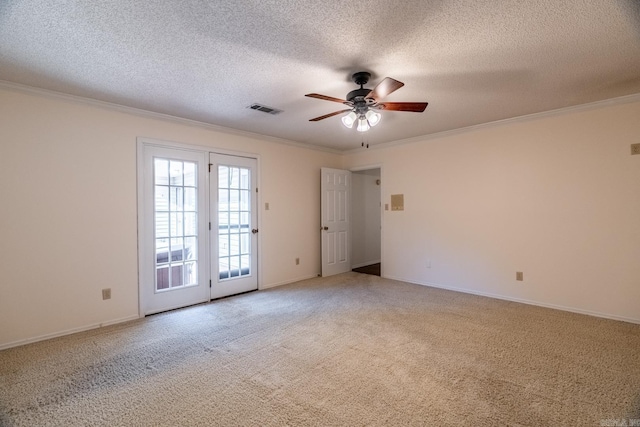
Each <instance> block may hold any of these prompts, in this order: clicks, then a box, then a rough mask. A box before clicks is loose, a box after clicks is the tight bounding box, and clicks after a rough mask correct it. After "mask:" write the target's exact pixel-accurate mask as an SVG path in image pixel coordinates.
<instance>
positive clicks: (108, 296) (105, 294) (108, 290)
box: [102, 288, 111, 299]
mask: <svg viewBox="0 0 640 427" xmlns="http://www.w3.org/2000/svg"><path fill="white" fill-rule="evenodd" d="M102 299H111V288H105V289H103V290H102Z"/></svg>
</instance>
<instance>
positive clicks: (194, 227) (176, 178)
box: [153, 158, 198, 291]
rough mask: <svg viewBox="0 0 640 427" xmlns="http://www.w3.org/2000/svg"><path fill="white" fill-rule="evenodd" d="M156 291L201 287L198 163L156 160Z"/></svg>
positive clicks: (154, 174) (154, 163)
mask: <svg viewBox="0 0 640 427" xmlns="http://www.w3.org/2000/svg"><path fill="white" fill-rule="evenodd" d="M153 169H154V173H153V176H154V221H155V236H154V238H155V254H156V286H155V289H156V291H166V290H171V289H175V288H184V287H186V286H193V285H197V283H198V253H197V250H198V237H197V231H198V203H197V196H198V185H197V164H196V163H195V162H188V161H180V160H172V159H165V158H154V161H153Z"/></svg>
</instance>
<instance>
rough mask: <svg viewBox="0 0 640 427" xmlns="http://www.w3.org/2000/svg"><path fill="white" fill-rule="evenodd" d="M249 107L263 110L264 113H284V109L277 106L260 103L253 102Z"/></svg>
mask: <svg viewBox="0 0 640 427" xmlns="http://www.w3.org/2000/svg"><path fill="white" fill-rule="evenodd" d="M249 108H251V109H252V110H257V111H262V112H263V113H268V114H273V115H276V114H280V113H282V110H278V109H277V108H272V107H267V106H266V105H260V104H251V105H249Z"/></svg>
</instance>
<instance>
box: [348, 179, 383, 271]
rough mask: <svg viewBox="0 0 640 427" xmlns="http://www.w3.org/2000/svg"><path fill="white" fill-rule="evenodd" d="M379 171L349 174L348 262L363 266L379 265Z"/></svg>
mask: <svg viewBox="0 0 640 427" xmlns="http://www.w3.org/2000/svg"><path fill="white" fill-rule="evenodd" d="M379 179H380V169H377V168H376V169H367V170H362V171H356V172H353V173H352V174H351V194H352V197H351V242H352V244H351V263H352V266H353V267H354V268H355V267H362V266H365V265H370V264H375V263H377V262H380V251H381V249H380V245H381V241H380V225H381V209H380V200H381V198H380V197H381V194H380V186H379V185H378V184H377V183H376V181H377V180H379Z"/></svg>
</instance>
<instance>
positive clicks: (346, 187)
mask: <svg viewBox="0 0 640 427" xmlns="http://www.w3.org/2000/svg"><path fill="white" fill-rule="evenodd" d="M320 192H321V194H322V200H321V215H320V217H321V225H320V227H321V230H320V232H321V233H322V239H321V240H322V275H323V276H331V275H334V274H339V273H345V272H347V271H350V270H351V240H350V239H351V236H350V215H351V212H350V210H351V209H350V203H351V172H349V171H347V170H342V169H330V168H322V169H321V184H320Z"/></svg>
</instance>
